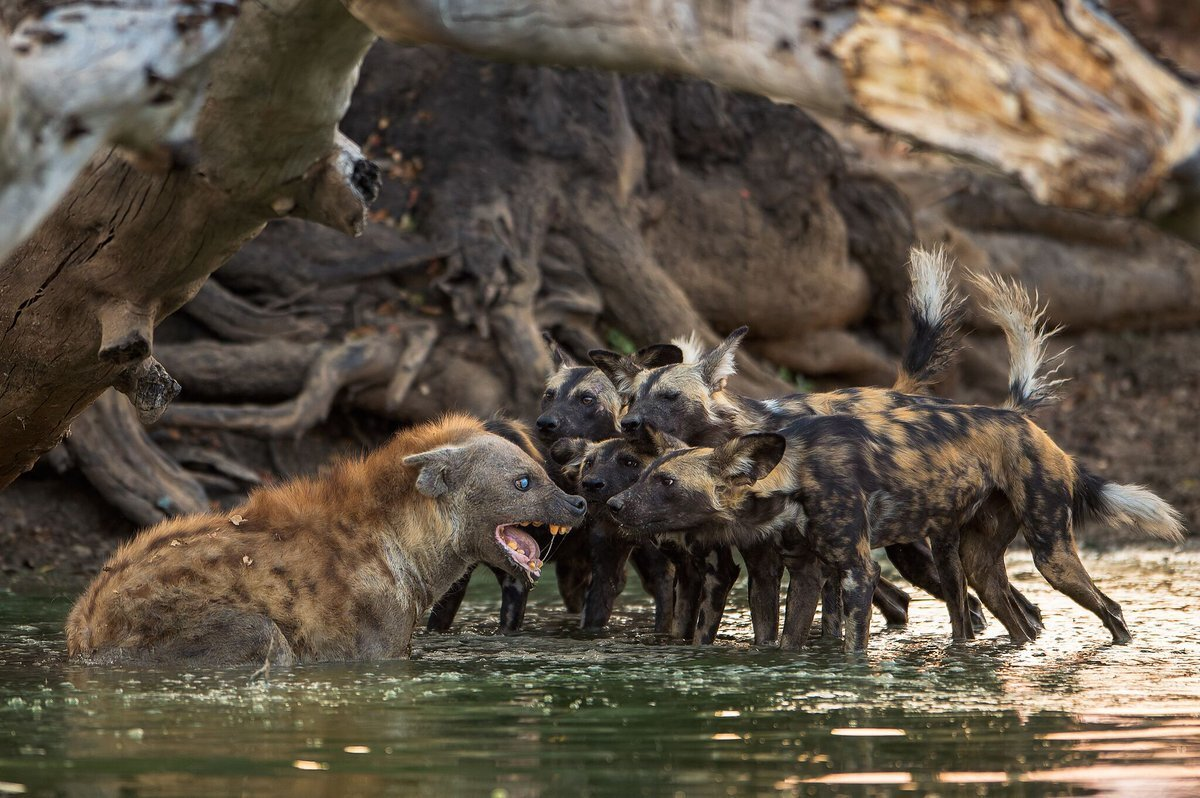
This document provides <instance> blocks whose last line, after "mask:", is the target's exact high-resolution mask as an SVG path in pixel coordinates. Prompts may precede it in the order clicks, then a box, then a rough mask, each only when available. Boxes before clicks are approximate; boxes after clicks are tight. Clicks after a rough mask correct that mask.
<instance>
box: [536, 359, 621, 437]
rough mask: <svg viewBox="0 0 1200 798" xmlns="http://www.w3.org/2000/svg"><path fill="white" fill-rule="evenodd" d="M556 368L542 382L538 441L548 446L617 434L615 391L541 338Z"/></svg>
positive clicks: (597, 374)
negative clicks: (543, 389)
mask: <svg viewBox="0 0 1200 798" xmlns="http://www.w3.org/2000/svg"><path fill="white" fill-rule="evenodd" d="M545 338H546V343H547V344H549V346H550V351H551V354H552V355H553V356H554V362H555V364H556V366H557V368H556V369H555V371H554V372H553V373H552V374H551V375H550V376H549V377H548V378H547V379H546V390H545V392H544V393H543V394H542V406H541V415H539V416H538V419H537V422H536V423H535V426H536V427H537V433H538V437H539V438H541V439H542V441H543V442H544V443H547V444H550V443H553V442H554V441H557V440H561V439H563V438H586V439H587V440H603V439H605V438H609V437H612V436H613V435H614V434H616V432H617V418H618V416H619V415H620V412H621V397H620V394H618V393H617V389H616V387H615V386H614V385H613V384H612V382H611V381H610V380H609V379H608V378H607V377H605V376H604V374H603V372H601V371H600V370H599V369H597V368H595V367H594V366H585V365H583V364H581V363H578V362H577V361H576V360H575V359H574V358H572V357H571V355H570V354H569V353H567V352H564V351H563V349H562V348H561V347H560V346H559V345H558V344H557V343H555V342H554V340H553V339H552V338H550V336H549V335H547V336H545Z"/></svg>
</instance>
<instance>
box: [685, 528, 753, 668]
mask: <svg viewBox="0 0 1200 798" xmlns="http://www.w3.org/2000/svg"><path fill="white" fill-rule="evenodd" d="M740 573H741V569H740V568H738V565H737V563H736V562H734V560H733V550H732V549H730V547H729V546H717V547H715V548H714V549H713V550H712V551H711V552H709V554H708V556H707V557H705V559H704V583H703V587H702V588H701V589H700V607H699V610H698V611H697V613H696V635H695V638H694V641H693V642H695V644H696V645H698V646H707V645H711V644H712V642H713V641H714V640H716V639H717V630H718V629H719V628H720V627H721V618H722V617H723V616H724V615H725V602H726V601H728V600H729V591H730V590H732V589H733V583H734V582H736V581H737V578H738V574H740Z"/></svg>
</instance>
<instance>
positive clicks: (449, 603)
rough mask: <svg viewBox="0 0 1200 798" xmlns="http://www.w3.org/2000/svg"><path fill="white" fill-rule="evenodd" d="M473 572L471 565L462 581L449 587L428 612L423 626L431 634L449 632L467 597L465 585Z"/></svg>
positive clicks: (473, 567)
mask: <svg viewBox="0 0 1200 798" xmlns="http://www.w3.org/2000/svg"><path fill="white" fill-rule="evenodd" d="M474 571H475V566H474V565H472V566H471V567H470V568H468V569H467V572H466V573H465V574H463V575H462V579H459V580H458V581H457V582H455V583H454V584H453V585H451V586H450V589H449V590H447V591H446V594H445V595H444V596H442V597H441V598H440V599H438V600H437V603H436V604H434V605H433V609H431V610H430V611H429V623H427V624H426V625H425V628H426V629H428V630H429V631H431V632H448V631H450V627H451V626H452V625H453V624H454V616H456V615H458V608H459V607H460V606H461V605H462V602H463V598H464V597H465V596H466V595H467V584H468V583H469V582H470V581H471V574H472V573H473V572H474Z"/></svg>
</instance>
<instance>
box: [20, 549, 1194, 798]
mask: <svg viewBox="0 0 1200 798" xmlns="http://www.w3.org/2000/svg"><path fill="white" fill-rule="evenodd" d="M1085 562H1086V563H1087V564H1088V567H1089V569H1090V570H1091V571H1092V573H1093V575H1095V576H1096V578H1097V581H1098V582H1099V583H1100V585H1101V587H1102V588H1103V589H1104V590H1105V591H1106V592H1108V593H1109V594H1110V595H1111V596H1112V597H1113V598H1115V599H1116V600H1118V601H1119V602H1121V603H1122V605H1123V606H1124V609H1125V617H1126V619H1127V621H1128V622H1129V626H1130V629H1131V630H1132V632H1133V635H1134V643H1133V644H1132V645H1129V646H1120V647H1118V646H1112V645H1110V644H1109V643H1108V642H1107V639H1108V636H1107V633H1106V632H1105V631H1104V629H1103V627H1102V626H1101V625H1100V623H1099V621H1098V620H1096V619H1095V618H1094V617H1093V616H1091V615H1090V614H1088V613H1086V612H1084V611H1083V610H1081V609H1079V608H1078V607H1076V606H1075V605H1073V604H1071V603H1070V602H1069V601H1067V600H1066V599H1065V598H1063V597H1062V596H1060V595H1059V594H1057V593H1054V592H1053V591H1051V590H1050V589H1049V588H1048V587H1047V586H1046V584H1045V582H1043V581H1042V580H1041V578H1040V577H1039V576H1038V575H1037V573H1036V571H1034V569H1033V568H1032V566H1031V564H1030V562H1029V560H1028V558H1023V557H1020V556H1017V557H1015V558H1014V559H1013V560H1012V561H1011V571H1012V573H1013V575H1014V579H1015V581H1016V582H1017V584H1018V585H1019V586H1020V587H1021V588H1022V589H1025V590H1027V592H1028V593H1029V594H1030V596H1031V597H1032V598H1033V599H1034V600H1035V601H1037V602H1038V603H1039V604H1040V605H1041V607H1042V609H1043V611H1044V614H1045V617H1046V625H1047V632H1046V633H1045V635H1044V636H1043V637H1042V638H1041V639H1039V640H1038V641H1037V642H1036V643H1034V644H1031V645H1027V646H1023V647H1017V646H1013V645H1011V644H1009V643H1008V642H1007V638H1005V637H1004V636H1003V631H1002V630H1001V629H1000V628H999V625H998V624H996V623H994V622H993V623H992V625H991V627H989V629H988V631H987V632H986V633H985V635H984V637H983V639H982V640H977V641H975V642H973V643H970V644H966V645H951V644H950V643H949V642H948V622H947V620H946V618H945V610H944V608H943V607H942V606H941V605H939V604H936V603H934V602H932V601H921V600H918V601H914V603H913V608H912V620H911V622H910V624H909V626H908V627H907V628H905V629H885V628H883V627H882V626H881V625H877V626H876V629H875V634H874V636H873V638H872V643H871V650H870V652H869V654H868V655H867V656H866V657H865V658H861V659H858V660H855V659H849V658H847V657H845V656H844V655H842V654H841V653H840V652H839V651H838V650H836V649H835V648H834V647H833V646H830V645H825V644H818V645H817V646H815V647H814V648H812V649H810V650H808V651H806V652H804V653H802V654H799V655H789V654H782V653H780V652H778V651H772V650H765V649H754V648H752V647H750V646H749V645H747V643H746V641H747V640H748V639H749V638H750V631H749V617H748V615H747V614H746V613H745V612H744V611H743V610H741V609H740V608H741V607H744V605H745V596H744V585H739V587H738V588H737V589H736V590H735V593H734V597H733V604H734V607H735V611H734V612H732V613H731V614H730V615H729V622H728V623H727V624H726V627H725V629H724V632H723V636H722V639H721V640H720V641H719V644H718V645H717V646H714V647H712V648H708V649H696V648H692V647H687V646H680V645H664V644H662V643H661V642H660V641H659V640H657V639H656V638H655V637H654V636H653V635H652V634H650V632H649V630H650V628H651V625H652V613H651V607H650V604H649V601H648V600H647V599H645V598H644V597H642V596H640V595H637V594H636V593H635V590H634V588H635V586H636V579H631V580H630V582H631V584H630V587H629V589H627V591H626V594H625V596H623V597H622V603H621V604H620V605H619V606H618V610H617V623H616V625H615V628H613V629H612V630H611V631H610V632H609V633H607V634H605V635H604V636H600V637H597V636H588V635H584V634H581V633H579V632H578V631H576V630H575V629H574V619H572V618H570V617H569V616H567V615H566V613H565V612H564V611H563V610H562V609H561V605H560V604H559V603H558V601H557V595H556V593H555V590H554V586H553V584H552V583H550V582H546V583H545V584H543V585H541V586H539V587H538V589H537V590H535V591H534V598H533V603H532V607H531V609H530V613H529V616H528V618H527V630H526V631H525V632H524V633H522V634H521V635H519V636H516V637H509V638H505V637H496V636H493V635H492V634H491V629H492V626H493V622H492V618H493V616H494V614H495V603H496V600H497V599H496V590H495V587H494V585H493V584H489V583H488V582H489V580H490V576H488V575H484V576H487V578H479V579H476V580H475V582H474V583H473V585H472V589H471V591H470V594H469V596H468V599H467V601H466V602H465V603H464V606H463V611H462V613H461V614H460V618H459V625H458V627H457V628H456V632H455V633H454V634H451V635H445V636H441V635H438V636H421V637H419V638H418V639H417V641H416V643H415V646H414V648H415V653H416V657H415V659H414V660H412V661H409V662H387V663H371V664H355V665H341V664H332V665H314V666H304V667H295V668H291V669H288V670H275V671H274V672H272V673H270V674H269V677H268V678H267V680H266V681H265V682H264V681H263V680H262V678H261V677H260V678H259V679H256V680H255V681H254V682H253V683H252V682H251V681H250V675H251V674H250V671H251V670H253V669H241V670H224V671H194V672H179V671H168V670H154V671H147V670H132V669H113V668H106V669H102V668H88V667H81V666H78V665H73V664H70V663H68V662H66V661H65V660H64V658H63V656H62V651H63V634H62V622H63V619H64V617H65V615H66V612H67V610H68V609H69V605H70V601H71V599H72V598H73V595H72V594H70V593H67V592H63V593H60V594H56V595H55V594H50V595H47V594H44V591H43V594H41V595H29V594H13V593H3V592H0V796H3V795H5V794H9V793H13V794H21V793H26V794H31V795H43V794H44V795H81V796H82V795H113V796H116V795H122V796H134V795H137V796H143V795H155V796H157V795H188V796H193V795H206V794H217V795H288V796H294V797H299V796H308V795H328V796H346V795H450V794H468V795H485V796H495V797H496V798H499V797H500V796H514V797H515V796H538V795H572V796H582V795H613V796H631V795H654V796H658V795H761V794H780V795H789V794H799V795H891V794H895V793H897V792H904V793H909V794H913V793H921V792H932V793H936V794H938V795H943V796H955V795H964V796H966V795H971V796H974V795H981V794H984V793H986V794H989V795H990V794H1001V795H1005V794H1007V795H1020V796H1040V795H1156V796H1175V795H1177V796H1195V795H1200V642H1198V641H1197V635H1196V633H1197V609H1198V608H1200V552H1184V553H1175V554H1171V553H1170V552H1166V551H1161V550H1159V551H1141V550H1124V551H1117V552H1110V553H1108V554H1104V555H1096V554H1091V555H1088V556H1086V557H1085Z"/></svg>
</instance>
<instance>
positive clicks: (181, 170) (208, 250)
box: [0, 0, 379, 487]
mask: <svg viewBox="0 0 1200 798" xmlns="http://www.w3.org/2000/svg"><path fill="white" fill-rule="evenodd" d="M150 1H151V0H148V2H150ZM188 7H196V8H200V9H203V8H205V7H206V6H204V5H195V6H188ZM186 22H187V20H186V19H185V20H183V22H182V23H181V24H185V23H186ZM135 33H136V31H135ZM117 41H119V38H118V37H116V36H115V34H114V42H117ZM373 41H374V36H373V35H372V34H371V32H370V31H369V30H368V29H367V28H366V27H364V26H363V25H362V24H361V23H359V22H358V21H357V20H355V19H354V18H353V17H351V16H350V15H349V14H348V13H347V12H346V10H345V8H343V7H342V6H341V5H340V4H338V3H337V2H333V1H332V0H260V1H259V2H254V3H246V4H244V5H243V6H242V8H241V13H240V15H239V16H238V18H237V20H236V22H235V23H234V25H233V26H232V31H231V33H230V34H229V36H228V41H227V42H226V44H225V46H224V47H223V48H222V49H221V50H220V52H219V53H218V55H217V56H216V57H214V58H213V59H212V62H211V64H210V67H209V71H210V75H211V81H210V83H209V85H208V87H207V90H206V99H205V101H204V106H203V109H202V110H201V112H200V114H199V116H198V118H197V119H196V123H195V126H194V138H193V139H192V141H191V142H190V144H189V147H188V152H189V157H188V158H187V160H186V161H182V160H178V159H177V160H175V161H174V162H173V163H171V164H170V165H169V167H168V168H166V169H164V170H160V171H154V172H149V171H145V170H139V169H136V168H134V167H133V166H131V165H130V164H129V163H128V162H127V161H126V160H125V159H123V158H121V157H119V156H118V155H117V154H116V153H114V152H111V151H109V152H102V153H100V154H98V155H97V156H96V157H95V158H93V159H92V160H91V162H90V163H88V165H87V166H86V167H85V169H84V170H83V173H82V174H81V176H80V178H79V179H78V180H77V181H76V182H75V183H74V185H73V186H72V187H71V189H70V191H69V192H68V193H67V195H66V196H65V198H64V199H63V201H62V202H60V203H59V205H58V207H57V208H56V209H55V211H54V212H53V213H52V214H50V216H49V217H47V219H46V220H45V222H44V223H43V224H42V225H41V227H40V228H39V229H38V230H37V232H36V233H35V234H34V235H33V236H32V237H31V238H29V239H28V240H26V241H25V242H24V243H23V244H21V245H20V246H19V247H17V249H15V250H14V251H13V253H12V254H11V256H10V257H9V259H8V261H7V262H6V263H4V264H3V265H2V266H0V274H2V275H3V289H4V290H3V291H0V441H3V442H4V445H3V447H0V487H2V486H4V485H6V484H8V483H9V482H10V481H11V480H12V479H14V478H15V477H16V476H17V475H18V474H20V473H21V472H22V471H24V470H26V469H27V468H28V467H29V466H30V465H32V463H33V462H34V461H35V460H36V459H37V457H38V456H39V455H40V454H41V453H42V452H44V451H46V450H47V449H48V448H50V447H51V446H53V445H54V444H55V443H56V442H57V441H58V440H60V439H61V438H62V436H63V434H64V433H65V432H66V430H67V428H68V426H69V424H70V422H71V420H72V419H73V418H74V417H75V416H76V415H78V414H79V413H80V412H81V411H82V410H83V409H84V408H86V407H87V406H88V404H89V403H91V402H92V401H93V400H94V399H95V398H96V397H97V396H99V395H100V393H101V392H102V391H103V390H104V389H105V388H107V387H108V386H109V385H112V384H113V383H114V381H115V380H117V378H118V375H120V374H121V373H122V372H124V371H125V370H126V369H128V368H130V367H133V366H136V365H137V364H138V363H139V362H140V361H142V360H144V359H145V357H147V356H148V355H149V354H150V353H151V352H152V350H153V344H154V342H153V328H154V325H156V324H157V323H158V322H159V321H161V320H162V319H163V318H164V317H165V316H166V315H168V314H170V313H172V312H173V311H175V310H176V309H177V308H179V307H180V306H181V305H182V304H183V303H184V302H186V301H187V300H188V299H190V298H191V297H192V296H193V295H194V294H195V293H196V292H197V291H198V290H199V289H200V287H201V286H202V285H203V283H204V281H205V279H207V277H208V275H209V274H211V273H212V272H213V270H215V269H216V268H217V267H219V266H220V265H221V264H223V263H224V262H225V261H226V260H228V259H229V257H230V256H231V255H232V254H233V253H234V252H236V251H237V250H238V248H239V247H241V245H242V244H243V243H245V241H246V240H247V239H249V238H251V237H253V236H254V235H255V234H257V232H258V231H259V230H261V228H262V226H263V225H264V224H265V223H266V222H267V221H268V220H270V219H274V218H278V217H280V216H285V215H289V214H292V213H293V212H297V213H299V214H301V215H303V216H304V217H305V218H308V219H312V220H314V221H318V222H320V223H322V224H326V225H329V226H330V227H333V228H334V229H337V230H341V231H344V232H351V233H353V232H357V231H358V230H360V229H361V226H362V222H363V218H364V216H365V212H366V207H367V204H368V203H369V202H370V201H371V200H372V199H373V198H374V196H375V193H376V192H377V191H378V187H379V170H378V169H377V168H376V167H375V166H374V164H372V163H371V162H369V161H367V160H365V159H363V158H362V156H361V153H359V152H358V150H357V148H356V147H354V146H353V144H351V143H349V142H348V140H346V139H345V138H344V137H341V136H340V135H339V134H338V131H337V123H338V121H339V120H340V119H341V117H342V115H343V114H344V113H345V110H346V106H347V104H348V103H349V100H350V92H351V90H352V89H353V87H354V84H355V82H356V81H357V78H358V67H359V64H360V63H361V61H362V57H363V55H364V54H365V52H366V50H367V48H368V47H369V46H370V44H371V43H372V42H373ZM113 46H114V47H115V46H116V44H115V43H114V45H113ZM130 46H131V47H133V46H134V44H133V43H130ZM133 52H140V50H134V51H133ZM115 60H117V61H120V60H121V59H120V58H117V59H115ZM139 69H140V67H139ZM138 75H139V79H144V77H145V73H144V72H139V73H138ZM48 96H55V95H53V94H49V95H48ZM147 124H149V122H147ZM160 409H161V408H156V409H155V412H158V410H160Z"/></svg>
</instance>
